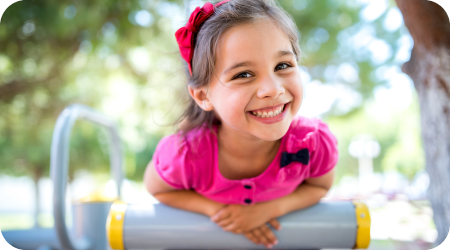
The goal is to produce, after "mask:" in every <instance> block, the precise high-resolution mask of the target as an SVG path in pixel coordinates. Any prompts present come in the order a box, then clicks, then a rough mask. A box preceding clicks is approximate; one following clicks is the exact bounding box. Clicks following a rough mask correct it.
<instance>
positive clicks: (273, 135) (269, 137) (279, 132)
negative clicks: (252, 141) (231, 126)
mask: <svg viewBox="0 0 450 250" xmlns="http://www.w3.org/2000/svg"><path fill="white" fill-rule="evenodd" d="M288 130H289V124H288V126H283V128H278V129H276V130H269V131H264V132H263V131H261V132H260V133H258V134H257V135H255V136H256V137H258V138H260V139H262V140H265V141H277V140H279V139H281V138H282V137H283V136H284V135H285V134H286V133H287V131H288Z"/></svg>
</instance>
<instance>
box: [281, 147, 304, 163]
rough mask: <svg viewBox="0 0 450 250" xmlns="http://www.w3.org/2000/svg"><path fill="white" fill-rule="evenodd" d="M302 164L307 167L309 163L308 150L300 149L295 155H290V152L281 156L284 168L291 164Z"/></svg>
mask: <svg viewBox="0 0 450 250" xmlns="http://www.w3.org/2000/svg"><path fill="white" fill-rule="evenodd" d="M294 161H296V162H300V163H303V164H305V165H307V164H308V162H309V150H308V149H307V148H304V149H300V150H299V151H298V152H297V153H295V154H290V153H288V152H283V153H282V155H281V164H280V167H284V166H287V165H289V164H290V163H291V162H294Z"/></svg>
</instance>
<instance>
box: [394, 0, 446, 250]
mask: <svg viewBox="0 0 450 250" xmlns="http://www.w3.org/2000/svg"><path fill="white" fill-rule="evenodd" d="M396 2H397V5H398V7H399V9H400V11H401V12H402V14H403V19H404V21H405V24H406V27H407V28H408V29H409V31H410V33H411V36H412V37H413V39H414V48H413V49H412V52H411V59H410V61H409V62H407V63H405V64H404V65H403V68H402V70H403V71H404V72H405V73H406V74H408V75H409V76H410V77H411V79H412V80H413V82H414V86H415V88H416V90H417V93H418V96H419V103H420V109H421V111H420V112H421V126H422V140H423V147H424V150H425V159H426V170H427V172H428V174H429V176H430V186H429V189H428V199H429V200H430V203H431V206H432V209H433V219H434V223H435V225H436V228H437V231H438V237H437V239H436V241H435V243H434V244H435V246H437V245H439V244H441V243H442V242H443V241H444V239H445V238H446V236H447V234H448V233H449V228H450V195H449V193H450V23H449V19H448V16H447V14H446V13H445V11H444V10H443V9H442V8H441V7H440V6H439V5H437V4H436V3H434V2H429V1H427V0H396ZM411 157H413V156H411Z"/></svg>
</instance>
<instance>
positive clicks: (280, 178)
mask: <svg viewBox="0 0 450 250" xmlns="http://www.w3.org/2000/svg"><path fill="white" fill-rule="evenodd" d="M214 129H215V130H216V131H217V128H216V127H215V128H214ZM296 153H297V155H300V158H301V159H300V160H298V159H297V160H296V159H295V158H296V157H295V156H293V154H296ZM218 155H219V154H218V143H217V138H216V137H215V136H214V134H212V133H211V132H210V131H209V129H208V128H207V127H203V128H201V129H198V130H193V131H190V132H188V133H187V134H186V135H185V137H183V136H181V135H180V134H174V135H169V136H166V137H164V138H163V139H162V140H161V141H160V142H159V144H158V146H157V148H156V150H155V153H154V155H153V163H154V165H155V168H156V170H157V172H158V173H159V175H160V176H161V178H162V179H163V180H164V181H165V182H166V183H167V184H169V185H170V186H172V187H174V188H176V189H193V190H195V191H196V192H197V193H199V194H201V195H203V196H205V197H207V198H209V199H211V200H214V201H217V202H220V203H224V204H253V203H258V202H262V201H268V200H272V199H276V198H279V197H282V196H285V195H288V194H290V193H291V192H293V191H294V190H295V189H296V188H297V187H298V185H300V184H301V183H302V182H303V180H305V179H308V178H315V177H319V176H322V175H324V174H326V173H327V172H329V171H330V170H331V169H333V168H334V166H335V165H336V163H337V160H338V149H337V140H336V138H335V137H334V135H333V134H332V133H331V132H330V130H329V129H328V126H327V125H326V124H325V123H323V122H322V121H320V120H318V119H314V118H306V117H296V118H295V119H294V120H293V121H292V123H291V125H290V127H289V130H288V132H287V133H286V134H285V135H284V136H283V138H282V139H281V144H280V148H279V149H278V152H277V155H276V156H275V158H274V160H273V161H272V163H271V164H270V165H269V166H268V167H267V169H266V170H265V171H264V172H263V173H261V174H260V175H258V176H256V177H253V178H246V179H241V180H229V179H226V178H225V177H223V176H222V174H221V173H220V171H219V166H218V165H219V164H218ZM283 155H284V156H283ZM282 158H283V159H282ZM293 158H294V159H293ZM297 158H298V157H297ZM286 159H287V160H288V161H287V162H286ZM292 159H293V160H292ZM282 162H284V163H283V164H282ZM283 165H284V166H283Z"/></svg>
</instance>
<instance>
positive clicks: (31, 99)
mask: <svg viewBox="0 0 450 250" xmlns="http://www.w3.org/2000/svg"><path fill="white" fill-rule="evenodd" d="M279 4H280V5H281V6H282V7H283V8H284V9H285V10H286V11H288V12H289V13H290V14H291V15H292V16H293V18H294V20H295V22H296V23H297V26H298V29H299V33H300V35H301V40H300V45H301V48H302V50H303V52H304V54H303V62H302V65H304V66H305V67H306V68H307V69H308V71H309V72H310V74H311V76H312V78H313V79H318V80H321V81H322V82H324V83H326V84H334V83H342V84H346V85H347V86H350V87H351V88H352V89H353V90H355V91H357V92H358V93H359V94H360V95H361V96H362V97H363V100H372V99H373V94H372V93H373V89H374V87H376V86H381V85H385V84H387V80H388V79H384V78H380V77H379V76H378V75H377V74H375V73H374V72H375V71H376V70H377V69H379V68H380V67H382V66H385V67H388V66H392V65H399V66H400V65H401V63H402V62H399V61H398V59H396V56H395V55H396V53H397V52H398V50H399V42H398V41H399V39H400V38H401V37H402V36H404V35H405V34H407V31H406V29H405V27H401V28H400V29H397V30H395V31H387V30H386V29H385V28H384V26H383V20H384V18H385V17H386V15H387V14H386V12H385V13H384V14H382V15H381V17H379V18H378V19H376V20H375V21H373V22H369V21H365V20H362V19H361V10H362V9H363V8H364V7H365V5H364V4H363V3H361V1H356V0H345V1H344V0H314V1H306V0H281V1H279ZM388 4H389V7H393V6H394V2H393V1H392V0H390V1H389V2H388ZM184 13H185V12H184V6H183V1H181V0H177V1H165V0H139V1H118V0H96V1H74V0H59V1H56V0H48V1H35V0H26V1H20V2H17V3H15V4H13V5H12V6H11V7H9V8H8V9H7V10H6V12H5V13H4V15H3V18H2V22H1V23H0V172H1V173H5V174H9V175H25V174H28V175H33V176H36V175H37V176H40V175H46V174H48V167H49V165H50V159H49V158H50V144H51V136H52V130H53V127H54V124H55V122H56V119H57V116H58V114H59V113H60V112H61V111H62V109H63V108H64V107H66V106H67V105H69V104H71V103H83V104H86V105H89V106H92V107H94V108H96V109H99V110H100V111H101V112H102V113H105V114H106V115H108V116H110V117H112V118H113V119H115V120H116V121H117V123H118V125H119V131H120V133H121V138H122V139H123V142H124V153H125V156H124V158H125V164H126V174H127V178H131V179H134V180H139V181H140V180H142V175H143V171H144V169H145V167H146V165H147V164H148V162H149V160H150V159H151V157H152V154H153V152H154V149H155V148H156V145H157V143H158V141H159V140H160V138H162V136H163V135H165V134H168V133H172V132H173V128H171V127H170V126H167V125H169V124H170V122H173V121H174V119H175V118H177V117H178V115H179V114H180V113H181V112H182V111H183V108H184V107H185V106H184V105H185V101H186V100H187V99H186V93H185V85H184V81H185V77H184V74H185V71H184V68H183V65H182V63H181V60H180V56H179V53H178V48H177V45H176V42H175V38H174V32H175V28H177V27H179V26H181V25H182V24H183V23H184V21H182V19H183V18H182V17H183V15H184ZM138 15H139V18H141V19H140V22H141V24H142V25H139V24H138V19H139V18H138V19H136V17H138ZM363 31H367V32H369V33H370V34H371V35H372V37H374V38H376V39H379V40H382V41H385V42H386V44H388V46H389V47H390V48H391V51H392V53H391V54H390V56H389V57H388V58H387V59H386V61H384V62H382V63H377V62H376V61H374V60H373V56H372V55H371V52H370V51H369V50H368V49H367V46H362V47H355V45H354V41H357V40H358V39H357V37H356V38H355V35H356V34H358V32H363ZM355 39H356V40H355ZM352 41H353V42H352ZM345 63H346V64H348V65H350V66H351V67H353V68H354V70H356V72H357V76H358V77H357V79H353V80H352V79H342V78H339V77H338V76H337V75H338V74H337V69H338V68H339V67H340V66H342V65H343V64H345ZM369 109H370V104H369V103H364V102H362V103H361V104H360V105H359V106H356V107H352V108H351V109H350V110H345V111H342V110H339V108H338V107H334V108H333V109H332V110H331V111H330V112H329V113H328V114H327V115H326V116H324V118H325V119H326V120H327V121H328V122H329V124H330V127H331V128H332V130H333V132H334V133H335V134H336V135H337V136H338V139H339V146H340V154H341V157H340V161H339V167H338V176H343V175H345V174H351V175H357V167H356V166H357V165H356V164H357V162H356V160H355V159H353V158H351V157H350V156H349V155H348V153H347V152H348V150H347V147H348V144H349V142H350V140H351V138H352V137H353V136H354V135H355V134H356V133H368V132H370V133H372V134H374V135H375V136H376V137H377V139H378V140H379V141H380V143H381V146H382V152H381V155H380V157H378V158H377V159H376V160H375V162H374V166H375V170H376V171H384V170H387V169H391V168H396V169H398V170H400V171H402V172H404V173H405V174H407V175H408V176H409V177H412V175H413V174H414V172H415V171H416V170H418V169H421V168H422V167H423V165H422V163H423V157H422V156H420V155H421V153H420V152H421V150H420V148H421V146H420V139H419V137H418V127H417V126H416V125H415V124H418V120H417V119H418V118H417V115H418V110H417V107H416V106H414V107H412V108H410V109H408V111H407V114H408V115H407V116H408V117H410V118H411V119H400V118H399V116H393V117H392V119H390V120H389V121H388V122H387V123H380V121H379V120H377V119H375V118H373V119H372V117H371V116H370V114H368V110H369ZM403 115H405V114H403ZM406 121H408V122H406ZM411 124H413V126H411ZM379 128H383V129H379ZM405 128H407V129H405ZM411 135H413V138H412V137H411ZM416 135H417V136H416ZM71 138H72V141H71V151H70V169H71V171H72V172H71V175H72V176H73V174H74V171H77V170H79V169H89V171H93V172H106V171H108V167H109V166H108V165H109V157H108V151H107V148H106V144H105V140H106V139H105V137H104V134H103V133H102V132H101V131H100V130H99V129H97V128H95V127H93V126H92V125H91V124H87V123H83V122H79V123H77V124H76V126H75V128H74V131H73V134H72V137H71ZM405 145H406V147H405ZM411 152H414V154H415V155H416V156H417V158H411V157H407V154H408V153H411Z"/></svg>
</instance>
